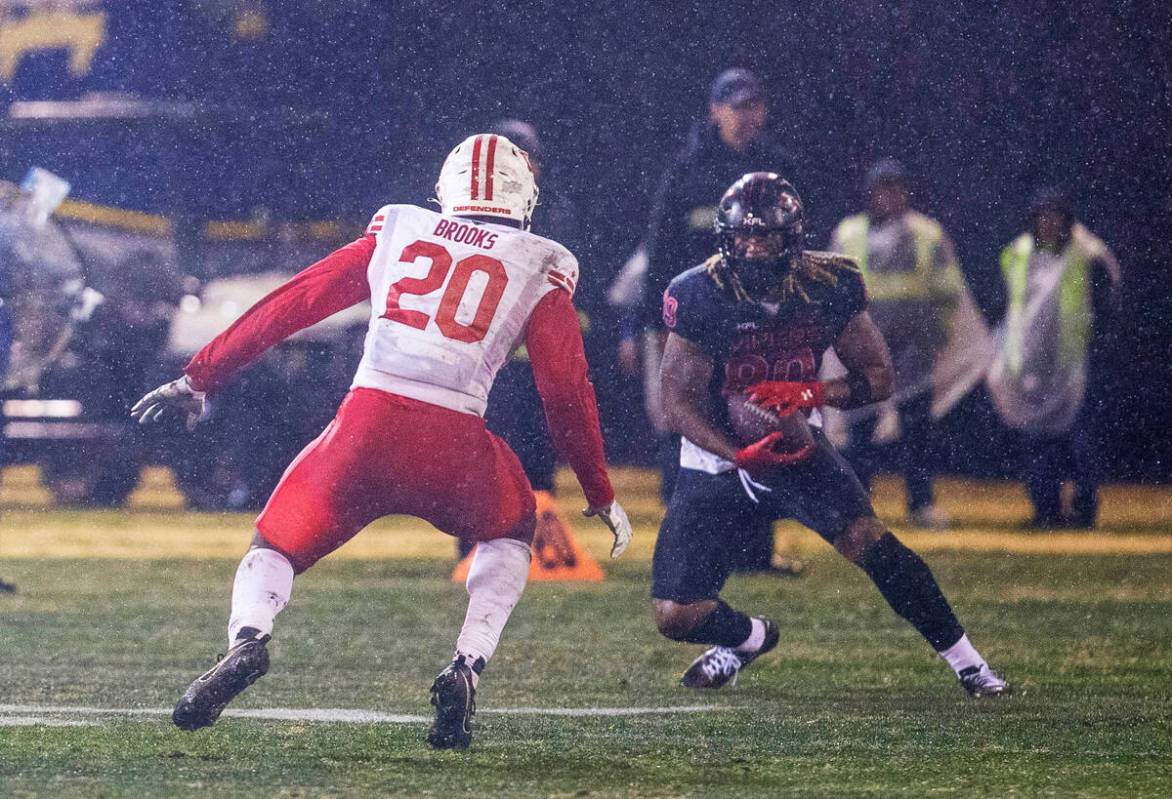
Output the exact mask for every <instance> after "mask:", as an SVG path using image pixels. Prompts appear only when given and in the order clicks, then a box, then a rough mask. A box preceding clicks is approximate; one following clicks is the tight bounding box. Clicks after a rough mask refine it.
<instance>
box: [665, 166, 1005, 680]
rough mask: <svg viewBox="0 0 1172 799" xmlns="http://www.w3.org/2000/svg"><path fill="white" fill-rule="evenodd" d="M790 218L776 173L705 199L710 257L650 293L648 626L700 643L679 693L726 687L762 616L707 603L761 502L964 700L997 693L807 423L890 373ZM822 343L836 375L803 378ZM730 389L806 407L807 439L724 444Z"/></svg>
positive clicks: (760, 645)
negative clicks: (658, 356) (669, 447)
mask: <svg viewBox="0 0 1172 799" xmlns="http://www.w3.org/2000/svg"><path fill="white" fill-rule="evenodd" d="M803 215H804V211H803V208H802V204H801V200H800V199H799V197H798V195H797V192H796V191H795V190H794V188H793V186H791V185H790V184H789V183H788V182H787V181H785V180H783V179H782V178H780V177H779V176H778V175H776V174H773V173H771V172H753V173H750V174H747V175H745V176H744V177H742V178H741V179H740V180H738V181H737V182H736V183H734V184H733V185H732V186H731V187H730V188H729V189H728V191H727V192H725V194H724V197H723V198H722V199H721V202H720V207H719V210H718V213H717V221H716V228H717V233H718V236H719V240H720V252H719V253H718V254H716V255H714V256H713V257H712V258H710V259H709V260H708V261H707V262H706V263H704V264H702V265H700V266H697V267H695V268H693V269H690V270H688V271H687V272H684V273H683V274H681V275H679V276H678V277H677V278H675V280H673V281H672V282H671V284H670V285H669V286H668V289H667V291H666V292H665V293H664V299H663V316H664V322H665V324H666V325H667V328H668V330H669V335H668V339H667V345H666V350H665V352H664V359H663V367H662V372H661V380H662V383H663V386H662V388H663V403H664V411H665V413H666V415H667V417H668V421H669V423H670V424H671V426H672V427H673V428H674V429H675V430H676V431H678V432H679V433H680V434H681V435H682V436H683V445H682V452H681V458H680V464H681V467H682V468H681V471H680V477H679V481H678V483H677V484H676V489H675V492H674V493H673V495H672V497H671V501H670V502H669V503H668V509H667V515H666V517H665V518H664V520H663V525H662V527H661V528H660V532H659V539H658V541H657V543H656V546H655V557H654V561H653V564H652V598H653V600H654V604H655V616H656V622H657V624H658V627H659V630H660V632H662V633H663V634H664V635H665V636H667V637H668V638H671V639H672V640H676V641H683V642H688V643H696V644H707V645H710V647H711V648H710V649H708V650H707V651H705V652H704V653H703V654H702V655H700V657H698V658H697V659H696V660H695V661H694V662H693V663H692V665H691V666H690V667H689V668H688V670H687V672H686V673H685V674H684V676H683V684H684V685H685V686H688V687H692V688H719V687H721V686H722V685H725V684H728V683H731V682H733V681H735V679H736V676H737V674H738V672H739V671H740V670H741V669H743V668H745V667H746V666H748V665H749V664H750V663H752V662H753V660H754V659H756V658H757V657H759V656H760V655H762V654H764V653H765V652H768V651H769V650H771V649H773V648H774V647H775V646H776V645H777V642H778V638H779V631H778V627H777V625H776V624H775V623H774V622H773V621H771V620H769V619H766V618H763V617H750V616H748V615H746V614H744V613H741V612H740V611H737V610H734V609H733V608H731V607H730V606H729V605H728V604H726V603H725V602H724V601H723V600H721V599H720V591H721V589H722V588H723V586H724V583H725V580H726V579H727V577H728V574H729V571H730V569H729V552H730V550H731V549H732V548H733V547H735V546H737V537H738V535H739V534H741V533H742V532H743V530H744V528H745V526H746V521H747V518H746V517H747V515H748V514H751V513H753V512H754V510H756V512H760V511H762V510H764V511H766V512H767V513H768V514H769V515H772V516H773V517H774V518H778V519H780V518H793V519H796V520H798V521H800V522H801V523H803V524H805V525H806V526H807V527H809V528H810V529H812V530H814V531H815V532H817V533H818V534H819V535H821V536H822V537H823V538H825V539H826V540H827V541H828V542H829V543H830V544H832V545H833V546H834V548H835V549H837V550H838V551H839V552H840V553H841V554H842V555H843V556H844V557H845V558H847V559H848V560H850V561H851V562H852V563H854V564H855V565H857V566H859V567H860V568H861V569H862V570H863V571H864V572H866V574H867V576H868V577H870V578H871V579H872V580H873V581H874V583H875V585H876V587H877V588H878V589H879V591H880V593H881V594H882V595H883V597H884V599H886V600H887V602H888V603H889V604H890V605H891V607H892V609H893V610H895V612H896V613H897V614H899V615H900V616H902V617H903V618H904V619H906V620H907V621H908V622H910V623H911V624H912V626H914V627H915V628H916V630H917V631H919V633H920V634H921V635H922V636H924V638H925V639H926V640H927V641H928V643H929V644H931V645H932V647H933V648H934V649H935V650H936V651H937V652H939V653H940V655H941V656H942V657H943V658H944V659H945V660H946V661H947V662H948V664H949V665H950V666H951V667H952V668H953V669H954V671H955V672H956V674H957V676H958V677H959V679H960V682H961V685H962V686H963V687H964V688H965V690H967V691H968V692H969V693H970V694H971V695H973V696H994V695H998V694H1001V693H1004V692H1006V691H1007V690H1008V685H1007V683H1006V682H1005V680H1003V679H1002V678H1001V677H1000V676H999V675H998V674H997V673H996V672H994V671H993V670H992V669H990V668H989V667H988V666H987V665H986V663H985V661H984V659H983V658H982V657H981V655H980V654H979V653H978V652H977V650H976V649H975V648H974V647H973V645H972V644H971V643H970V642H969V639H968V636H967V635H965V631H964V628H963V627H961V625H960V622H958V621H957V619H956V616H955V615H954V614H953V612H952V608H951V607H950V606H949V604H948V601H947V600H946V599H945V598H944V594H943V593H941V591H940V587H939V586H938V585H937V584H936V580H935V578H934V577H933V576H932V572H931V571H930V570H929V569H928V567H927V565H926V564H925V563H924V561H923V560H921V559H920V557H919V556H918V555H916V554H915V553H914V552H912V551H911V550H910V549H908V548H907V547H906V546H904V545H903V544H902V543H900V541H899V539H897V538H896V537H895V536H894V535H892V534H891V532H890V531H888V530H887V528H886V527H884V525H883V523H882V522H880V521H879V520H878V519H877V518H876V517H875V512H874V510H873V509H872V507H871V502H870V499H869V498H868V496H867V492H866V491H865V490H864V489H863V486H862V485H861V484H860V483H859V480H858V478H857V477H856V476H855V473H854V472H853V471H852V470H851V468H850V466H849V465H848V464H847V463H846V461H845V460H844V459H843V458H842V456H840V455H839V454H838V452H837V451H836V450H835V449H834V448H833V446H831V445H830V443H829V442H828V441H827V440H826V438H825V436H824V435H823V434H822V432H821V430H820V429H819V426H820V417H819V414H818V408H819V406H821V405H830V406H832V407H836V408H844V409H845V408H855V407H859V406H861V405H866V404H868V403H871V402H877V401H880V400H883V399H885V398H887V397H888V396H889V395H890V394H891V390H892V380H893V377H892V366H891V357H890V355H889V353H888V351H887V345H886V344H885V343H884V341H883V336H882V335H881V334H880V333H879V330H878V329H877V328H876V327H875V324H874V322H872V321H871V318H870V316H869V315H868V313H867V295H866V291H865V289H864V286H863V280H862V277H861V275H860V273H859V270H858V269H857V268H856V267H855V266H854V264H853V262H852V261H851V260H850V259H848V258H846V257H843V256H839V255H834V254H831V253H823V252H811V251H806V250H805V249H804V248H803V246H802V245H803V231H802V225H803ZM828 347H834V349H835V352H836V353H837V355H838V357H839V359H840V360H841V361H842V362H843V364H844V365H845V366H846V368H847V370H848V374H847V376H846V377H844V378H842V379H837V380H830V381H826V382H818V381H817V380H816V375H817V374H818V367H819V362H820V361H821V358H822V353H823V352H825V350H826V349H827V348H828ZM738 392H739V393H743V394H745V395H747V396H748V399H749V401H750V402H752V403H754V404H755V405H757V406H759V407H761V408H765V409H768V410H770V411H773V412H775V413H777V414H780V415H788V414H792V413H794V412H802V413H804V414H806V415H807V416H808V417H809V419H808V421H809V422H810V424H811V427H812V438H813V443H812V444H809V443H807V445H806V446H805V447H804V448H802V449H799V450H798V451H796V452H795V451H792V450H791V449H788V448H786V447H784V444H785V443H786V442H785V441H783V440H782V433H780V432H771V433H769V434H768V435H766V436H765V437H764V438H761V439H760V440H758V441H755V442H752V443H748V444H747V445H744V446H742V445H741V443H737V434H736V432H735V430H734V428H733V425H732V423H731V422H730V420H729V414H728V408H727V405H726V400H727V398H728V397H729V396H730V395H732V394H735V393H738ZM742 443H743V442H742ZM745 494H748V496H749V498H750V499H751V500H752V501H753V502H754V503H756V506H757V507H756V509H754V507H753V505H752V504H751V503H746V502H745V501H744V498H745Z"/></svg>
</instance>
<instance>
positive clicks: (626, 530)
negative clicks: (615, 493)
mask: <svg viewBox="0 0 1172 799" xmlns="http://www.w3.org/2000/svg"><path fill="white" fill-rule="evenodd" d="M582 515H583V516H597V517H598V518H600V519H602V523H603V524H605V525H606V526H607V527H609V528H610V531H611V532H612V533H614V546H612V547H611V548H610V556H611V558H612V559H614V558H617V557H618V556H619V555H621V554H623V552H624V551H625V550H626V549H627V547H628V546H629V545H630V543H631V535H632V531H631V520H630V519H628V518H627V512H626V511H625V510H623V506H622V505H620V504H619V502H618V500H617V499H616V500H615V501H613V502H611V503H610V504H609V505H604V506H602V507H600V508H596V507H594V506H593V505H591V506H590V507H589V508H587V509H586V510H584V511H582Z"/></svg>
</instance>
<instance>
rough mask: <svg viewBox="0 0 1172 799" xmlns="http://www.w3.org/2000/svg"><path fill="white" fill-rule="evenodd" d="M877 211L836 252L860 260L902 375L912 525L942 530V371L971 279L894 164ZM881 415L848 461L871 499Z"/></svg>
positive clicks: (899, 400)
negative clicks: (935, 404) (935, 374)
mask: <svg viewBox="0 0 1172 799" xmlns="http://www.w3.org/2000/svg"><path fill="white" fill-rule="evenodd" d="M865 186H866V190H867V210H866V212H864V213H861V214H856V215H855V216H850V217H847V218H846V219H844V220H842V221H841V222H839V223H838V226H837V227H836V228H835V229H834V233H833V235H832V237H831V243H830V249H832V250H834V251H836V252H840V253H843V254H844V255H848V256H850V257H851V258H852V259H854V261H855V263H857V264H858V265H859V268H860V269H861V270H862V272H863V277H864V280H865V281H866V285H867V296H868V298H869V300H870V305H869V308H870V312H871V317H872V318H873V319H874V320H875V324H876V325H877V326H878V327H879V330H880V331H881V332H882V333H883V336H884V338H886V339H887V346H888V347H889V348H890V350H891V357H892V362H893V363H894V365H895V395H894V398H893V399H894V400H895V405H896V412H897V414H898V420H899V430H900V434H901V435H900V440H899V441H898V442H895V443H894V445H893V446H895V447H896V452H895V455H896V459H897V460H896V462H897V463H898V465H899V469H900V471H901V473H902V475H903V479H904V483H905V485H906V487H907V509H908V519H909V521H910V522H911V523H912V524H914V525H917V526H921V527H932V528H942V527H945V526H947V523H948V520H947V519H946V517H945V516H944V514H943V513H942V512H940V511H939V510H938V509H937V508H936V505H935V501H934V494H933V486H932V478H933V468H932V461H931V455H930V452H931V448H932V439H933V434H934V425H933V421H932V414H931V410H932V387H933V380H932V370H933V366H934V365H935V363H936V356H937V354H938V353H939V352H940V351H941V350H942V349H943V348H944V347H945V345H946V344H947V343H948V339H949V334H950V332H951V323H952V316H953V312H954V311H955V310H956V307H957V304H958V302H959V301H960V297H961V294H962V292H963V290H964V278H963V276H962V275H961V271H960V265H959V264H958V262H957V258H956V253H955V249H954V248H953V245H952V241H951V240H950V239H949V237H948V235H947V234H946V233H945V232H944V228H943V227H941V225H940V223H939V222H937V221H935V220H934V219H929V218H928V217H927V216H924V215H923V214H921V213H919V212H917V211H914V210H912V209H911V208H910V207H909V189H908V178H907V173H906V172H905V171H904V168H903V166H902V165H901V164H900V163H899V162H898V161H896V160H895V159H893V158H884V159H882V160H880V161H877V162H876V163H875V164H874V165H872V166H871V168H870V169H869V170H868V171H867V175H866V182H865ZM879 418H880V417H879V414H878V413H877V412H872V413H867V414H863V415H862V416H861V417H855V418H854V420H853V421H852V423H851V425H850V432H849V437H850V441H851V445H850V448H849V449H848V450H847V457H848V459H849V460H850V461H851V464H852V465H853V466H854V468H855V470H856V471H857V472H858V475H859V478H860V479H861V480H862V481H863V484H864V485H865V486H866V487H867V488H868V489H870V487H871V480H872V478H873V477H874V475H875V473H876V471H877V467H878V465H879V460H880V457H881V454H882V453H881V450H880V445H878V444H876V443H875V442H874V440H873V439H874V438H875V437H876V436H875V431H876V425H877V424H878V422H879Z"/></svg>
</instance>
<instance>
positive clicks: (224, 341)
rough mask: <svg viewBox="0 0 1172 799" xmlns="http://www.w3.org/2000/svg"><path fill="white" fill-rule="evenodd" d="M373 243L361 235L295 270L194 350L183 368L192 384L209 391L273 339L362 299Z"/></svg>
mask: <svg viewBox="0 0 1172 799" xmlns="http://www.w3.org/2000/svg"><path fill="white" fill-rule="evenodd" d="M374 247H375V237H374V236H370V235H367V236H363V237H362V238H360V239H357V240H356V241H352V242H350V243H349V244H347V245H346V246H345V247H342V248H340V249H337V250H335V251H334V252H332V253H330V254H329V255H327V256H326V257H325V258H323V259H321V260H320V261H318V262H317V263H315V264H313V265H312V266H310V267H308V268H307V269H305V270H303V271H302V272H299V273H298V274H297V275H295V276H294V277H293V278H292V279H290V280H289V281H288V282H287V283H284V284H283V285H281V286H280V287H278V288H277V289H275V290H274V291H272V292H271V293H270V294H268V295H267V296H265V297H264V298H262V299H261V300H260V301H259V302H257V303H256V304H255V305H253V306H252V307H251V308H249V309H248V310H247V311H245V312H244V315H243V316H241V317H240V318H239V319H237V320H236V321H235V322H233V323H232V324H231V325H230V326H229V327H228V329H227V330H225V331H224V332H223V333H221V334H220V335H218V336H216V337H215V338H214V339H212V340H211V342H209V343H208V345H207V346H206V347H204V348H203V349H202V350H200V351H199V352H198V353H196V355H195V357H194V358H192V359H191V361H190V362H189V363H188V364H187V366H186V367H184V369H183V372H184V374H186V375H187V377H188V378H189V379H190V380H191V383H192V385H193V386H195V387H196V388H198V389H200V390H202V391H215V390H216V389H218V388H219V387H221V386H222V385H224V383H225V382H227V380H228V378H229V377H231V375H232V373H233V372H235V371H236V370H237V369H240V368H241V367H243V366H246V365H247V364H249V363H251V362H252V361H253V360H255V359H256V358H257V357H259V356H260V354H261V353H263V352H264V351H265V350H267V349H268V348H269V347H271V346H273V345H274V344H276V343H277V342H279V341H282V340H283V339H286V338H288V337H289V336H291V335H293V334H294V333H296V332H297V331H298V330H303V329H305V328H307V327H309V326H311V325H315V324H317V323H318V322H320V321H321V320H323V319H325V318H326V317H328V316H332V315H333V314H335V313H337V312H338V311H341V310H344V309H346V308H349V307H350V306H351V305H356V304H358V303H359V302H362V301H363V300H365V299H367V298H368V297H369V296H370V289H369V287H368V285H367V282H366V268H367V266H368V265H369V264H370V258H371V256H372V255H373V254H374Z"/></svg>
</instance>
